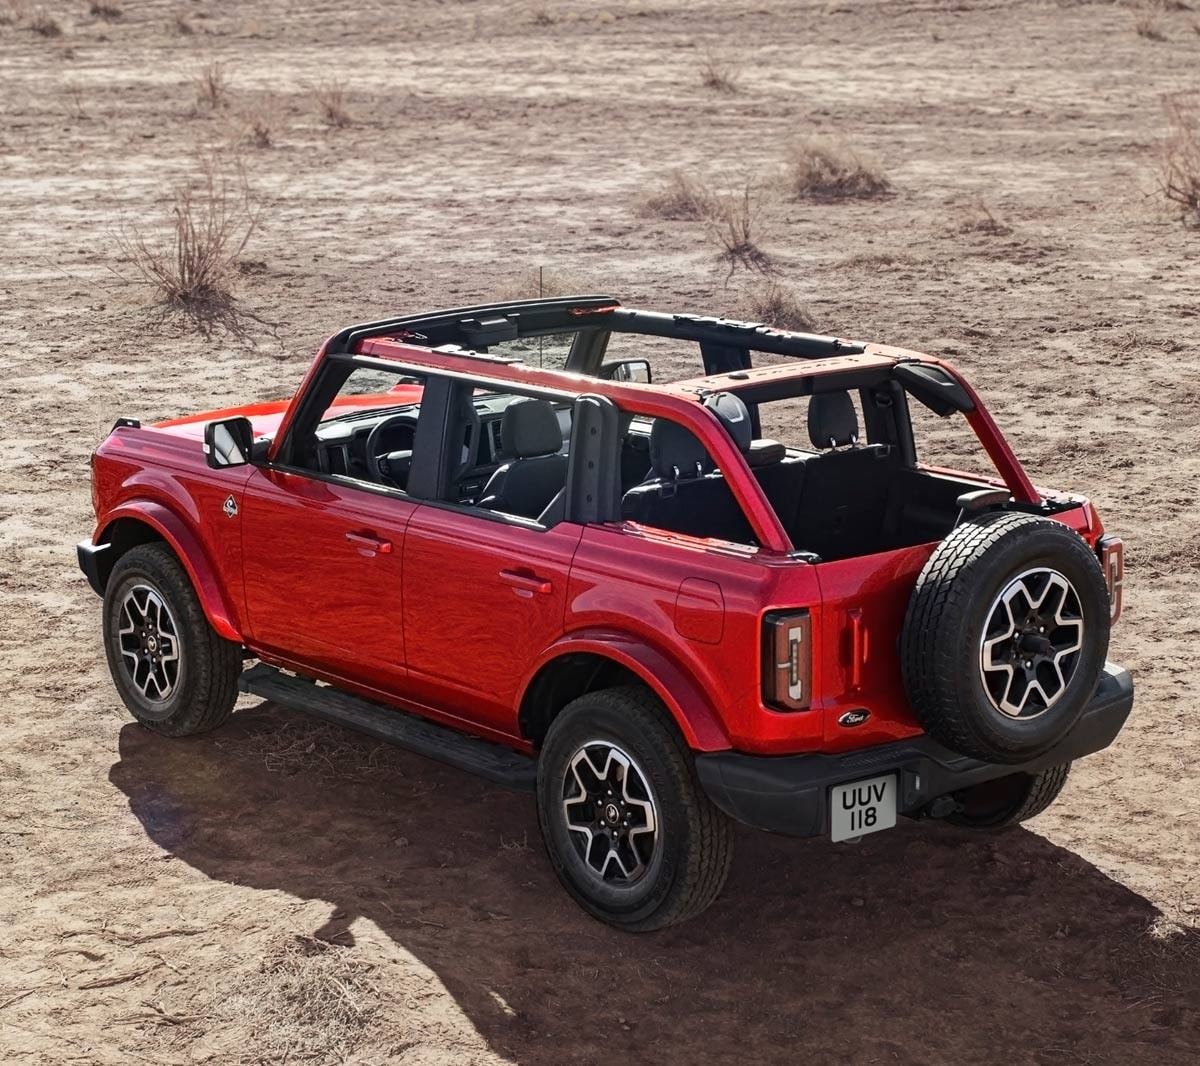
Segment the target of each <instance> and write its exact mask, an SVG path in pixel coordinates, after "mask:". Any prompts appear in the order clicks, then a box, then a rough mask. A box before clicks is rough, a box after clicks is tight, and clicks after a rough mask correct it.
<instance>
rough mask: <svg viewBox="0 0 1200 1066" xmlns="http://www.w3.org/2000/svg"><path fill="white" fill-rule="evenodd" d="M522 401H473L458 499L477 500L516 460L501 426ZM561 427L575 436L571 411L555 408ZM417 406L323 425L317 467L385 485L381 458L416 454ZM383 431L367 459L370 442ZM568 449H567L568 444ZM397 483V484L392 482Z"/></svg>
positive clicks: (347, 417) (357, 414) (318, 437)
mask: <svg viewBox="0 0 1200 1066" xmlns="http://www.w3.org/2000/svg"><path fill="white" fill-rule="evenodd" d="M519 399H521V397H519V396H513V395H483V396H477V397H476V398H475V400H474V408H475V415H476V418H475V420H473V421H472V422H471V423H469V424H468V425H467V427H466V429H465V432H464V435H463V437H464V439H463V450H462V462H461V470H460V474H459V478H458V486H457V488H458V495H459V499H460V500H461V501H463V502H472V501H474V500H475V499H476V498H477V497H478V495H479V493H480V492H481V491H482V490H483V487H484V485H486V484H487V480H488V478H489V477H491V475H492V474H493V473H494V472H495V471H496V469H497V467H499V466H502V465H503V464H504V463H506V462H508V461H509V460H510V459H512V456H510V455H507V454H506V453H505V451H504V447H503V443H502V433H501V423H502V421H503V418H504V410H505V408H507V407H508V405H509V404H510V403H512V402H513V401H515V400H519ZM555 409H556V413H557V415H558V421H559V426H560V428H561V429H562V432H563V440H564V441H566V440H568V439H569V437H570V433H571V407H570V406H569V405H565V404H564V405H562V406H561V407H560V406H559V405H557V404H556V405H555ZM419 414H420V406H419V405H418V404H404V405H402V406H397V407H380V408H372V409H370V410H366V411H356V412H354V413H353V414H346V415H342V416H340V417H337V418H331V419H328V420H326V421H324V422H322V423H321V424H320V425H319V426H318V427H317V431H316V442H315V448H314V451H315V455H314V459H315V465H316V468H317V469H318V470H320V471H321V472H322V473H325V474H339V475H343V476H345V477H352V478H357V479H358V480H361V481H372V482H376V483H380V482H381V481H382V479H381V478H380V477H379V475H378V474H377V473H376V464H375V463H374V462H373V461H372V460H375V459H378V458H379V457H380V456H391V455H395V454H396V453H405V452H407V453H411V452H412V450H413V445H414V443H415V441H416V434H417V418H418V416H419ZM377 429H378V433H377V435H376V440H375V442H374V444H373V445H372V446H371V450H372V451H374V453H375V454H374V455H368V454H367V451H368V441H369V440H370V437H371V435H372V433H373V432H375V431H376V430H377ZM563 450H564V451H565V450H566V446H565V444H564V447H563ZM392 480H395V478H393V479H392Z"/></svg>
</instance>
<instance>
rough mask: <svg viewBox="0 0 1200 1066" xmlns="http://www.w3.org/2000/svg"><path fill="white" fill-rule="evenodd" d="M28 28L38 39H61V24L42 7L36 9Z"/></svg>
mask: <svg viewBox="0 0 1200 1066" xmlns="http://www.w3.org/2000/svg"><path fill="white" fill-rule="evenodd" d="M29 28H30V29H31V30H33V32H34V33H36V34H37V35H38V36H39V37H61V36H62V34H63V28H62V23H61V22H59V21H58V19H56V18H55V17H54V16H53V15H51V14H50V12H49V11H47V10H46V9H45V8H44V7H39V8H37V9H36V10H35V11H34V13H33V14H32V15H31V16H30V19H29Z"/></svg>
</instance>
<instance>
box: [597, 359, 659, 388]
mask: <svg viewBox="0 0 1200 1066" xmlns="http://www.w3.org/2000/svg"><path fill="white" fill-rule="evenodd" d="M600 376H601V377H602V378H604V379H605V380H606V381H636V382H638V384H640V385H649V384H650V363H649V361H648V360H645V359H621V360H620V361H618V362H613V363H605V364H603V365H602V366H601V367H600Z"/></svg>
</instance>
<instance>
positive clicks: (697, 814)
mask: <svg viewBox="0 0 1200 1066" xmlns="http://www.w3.org/2000/svg"><path fill="white" fill-rule="evenodd" d="M537 800H538V803H537V806H538V823H539V825H540V826H541V830H542V836H543V839H544V840H545V843H546V850H547V852H548V853H549V856H550V862H551V864H552V865H553V867H554V871H555V873H556V874H557V875H558V878H559V880H560V881H561V882H562V883H563V885H564V886H565V887H566V889H567V891H568V892H570V893H571V895H572V896H573V897H574V898H575V899H576V901H577V902H578V903H579V904H580V905H581V906H582V907H583V908H584V909H585V910H586V911H587V912H588V913H589V914H591V915H593V916H594V917H596V918H599V919H600V920H601V921H604V922H608V923H609V924H610V925H614V926H616V927H618V928H620V929H625V930H628V931H631V932H647V931H649V930H653V929H662V928H664V927H666V926H669V925H675V924H677V923H679V922H682V921H686V920H687V919H688V918H691V917H694V916H695V915H697V914H699V913H700V912H701V911H703V910H704V909H705V908H706V907H708V905H709V904H711V903H712V902H713V900H714V899H716V897H717V895H718V894H719V893H720V891H721V887H722V886H723V885H724V883H725V878H726V876H727V875H728V873H729V866H730V862H731V860H732V858H733V823H732V822H731V821H730V819H729V818H728V817H726V816H725V815H724V814H723V813H722V812H721V811H719V810H717V808H716V807H715V806H713V804H712V803H711V802H710V801H709V799H708V797H707V796H706V795H705V794H704V791H703V789H702V788H701V787H700V784H699V782H698V781H697V780H696V772H695V769H694V767H693V764H692V758H691V753H690V752H689V750H688V748H687V746H686V745H685V744H684V742H683V739H682V737H680V735H679V732H678V730H677V729H676V727H675V723H674V722H673V721H672V720H671V717H670V715H669V714H668V713H667V711H666V709H665V708H664V707H663V706H662V704H661V703H659V701H658V700H657V699H655V698H654V696H653V695H652V694H651V693H649V692H647V691H646V690H645V689H641V688H635V687H629V688H613V689H605V690H602V691H600V692H591V693H588V694H586V695H583V696H580V697H579V698H578V699H576V700H574V701H572V702H571V703H569V704H568V705H567V706H566V707H565V708H564V709H563V711H562V713H561V714H559V715H558V717H557V718H555V720H554V723H553V725H552V726H551V727H550V732H549V734H548V735H547V737H546V742H545V744H544V746H543V748H542V752H541V757H540V759H539V761H538V790H537Z"/></svg>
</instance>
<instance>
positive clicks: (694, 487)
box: [621, 418, 757, 544]
mask: <svg viewBox="0 0 1200 1066" xmlns="http://www.w3.org/2000/svg"><path fill="white" fill-rule="evenodd" d="M650 467H651V471H650V472H651V475H652V476H651V477H650V478H649V479H648V480H647V481H644V482H643V483H642V484H640V485H635V486H634V487H633V488H631V489H630V490H629V491H628V492H627V493H625V495H624V497H622V499H621V516H622V517H623V518H626V519H628V520H629V521H631V522H638V523H640V524H642V525H645V526H651V527H653V528H655V529H665V530H669V531H671V532H673V533H683V534H685V535H686V536H690V537H712V538H716V539H719V540H728V541H733V542H734V543H736V544H756V543H757V541H756V539H755V537H754V532H753V530H752V529H751V528H750V523H749V522H748V521H747V520H746V516H745V514H744V513H743V512H742V508H741V505H740V504H739V503H738V502H737V499H736V498H735V497H734V495H733V490H732V489H730V487H729V485H728V484H727V483H726V481H725V478H724V477H722V476H721V474H720V473H717V472H714V471H713V468H712V460H711V459H710V458H709V455H708V452H707V450H706V449H705V447H704V445H703V444H701V443H700V441H699V440H698V439H697V438H696V437H695V436H694V435H693V434H692V433H691V432H690V431H689V430H687V429H684V427H683V426H681V425H679V424H678V423H676V422H671V421H669V420H668V419H665V418H658V419H655V421H654V425H653V426H652V427H651V429H650Z"/></svg>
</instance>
